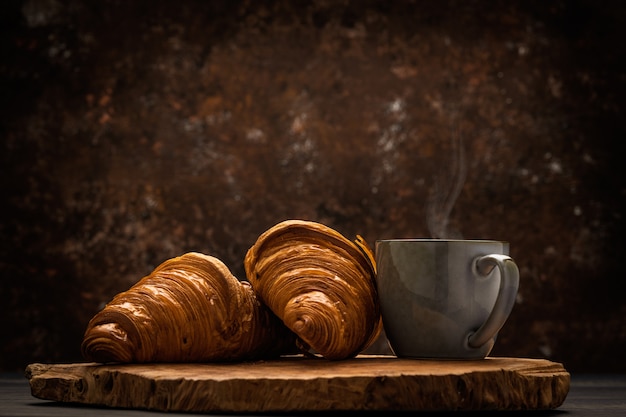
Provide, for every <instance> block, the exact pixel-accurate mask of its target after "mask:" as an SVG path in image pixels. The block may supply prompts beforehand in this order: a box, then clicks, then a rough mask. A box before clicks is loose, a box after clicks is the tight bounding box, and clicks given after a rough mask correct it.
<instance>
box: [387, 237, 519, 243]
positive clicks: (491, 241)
mask: <svg viewBox="0 0 626 417" xmlns="http://www.w3.org/2000/svg"><path fill="white" fill-rule="evenodd" d="M378 242H420V243H427V242H433V243H435V242H440V243H509V242H508V241H507V240H495V239H438V238H412V237H406V238H403V237H400V238H394V239H377V240H376V243H378Z"/></svg>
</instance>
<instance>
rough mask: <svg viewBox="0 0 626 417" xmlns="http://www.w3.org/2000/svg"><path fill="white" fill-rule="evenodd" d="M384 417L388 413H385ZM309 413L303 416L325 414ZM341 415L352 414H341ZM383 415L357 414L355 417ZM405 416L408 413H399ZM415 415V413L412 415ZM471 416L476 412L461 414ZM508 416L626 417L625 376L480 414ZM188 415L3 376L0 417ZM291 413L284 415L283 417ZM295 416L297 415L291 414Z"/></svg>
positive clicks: (590, 379)
mask: <svg viewBox="0 0 626 417" xmlns="http://www.w3.org/2000/svg"><path fill="white" fill-rule="evenodd" d="M384 413H385V415H386V414H389V412H384ZM322 414H325V413H306V414H303V415H307V416H311V415H322ZM341 414H342V415H345V414H351V413H341ZM363 414H376V415H382V412H381V413H363V412H358V413H356V412H355V413H354V415H363ZM397 414H406V415H408V414H409V413H397ZM411 414H414V413H411ZM461 414H462V415H471V414H477V413H461ZM484 414H488V415H497V414H506V415H509V416H521V415H532V416H541V417H544V416H562V417H567V416H602V417H609V416H626V375H572V381H571V387H570V391H569V394H568V396H567V398H566V399H565V402H564V403H563V405H562V406H561V407H559V408H558V409H556V410H548V411H532V412H502V413H496V412H490V413H481V415H484ZM86 415H89V416H94V417H103V416H111V417H122V416H128V417H139V416H155V415H164V416H168V417H170V416H186V417H189V416H190V415H193V414H189V413H162V412H155V411H143V410H122V409H111V408H100V407H91V406H83V405H75V404H65V403H58V402H53V401H45V400H40V399H37V398H35V397H33V396H31V394H30V387H29V385H28V380H27V379H26V378H25V377H24V376H22V375H19V374H0V416H14V417H18V416H20V417H21V416H24V417H28V416H68V417H72V416H81V417H83V416H86ZM286 415H290V414H283V416H286ZM291 415H294V414H291Z"/></svg>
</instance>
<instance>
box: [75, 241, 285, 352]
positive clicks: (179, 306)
mask: <svg viewBox="0 0 626 417" xmlns="http://www.w3.org/2000/svg"><path fill="white" fill-rule="evenodd" d="M295 341H296V338H295V335H293V334H292V333H291V332H290V331H289V330H288V329H287V328H286V327H285V326H284V325H283V324H282V323H281V322H280V320H279V319H278V318H277V317H276V316H274V315H273V314H272V312H271V311H270V310H269V309H267V307H265V306H264V305H262V304H261V303H260V302H259V300H258V299H257V297H256V294H255V293H254V291H253V290H252V287H251V286H250V284H249V283H247V282H243V281H242V282H240V281H239V280H238V279H237V278H235V277H234V276H233V275H232V274H231V272H230V271H229V269H228V268H227V267H226V265H224V263H222V262H221V261H220V260H219V259H217V258H214V257H211V256H208V255H204V254H201V253H194V252H190V253H186V254H184V255H182V256H180V257H177V258H173V259H169V260H167V261H165V262H163V263H162V264H161V265H159V266H158V267H157V268H156V269H155V270H154V271H153V272H152V273H151V274H149V275H148V276H146V277H144V278H142V279H141V280H140V281H139V282H137V283H136V284H135V285H133V286H132V287H131V288H130V289H129V290H128V291H125V292H122V293H119V294H118V295H116V296H115V297H114V298H113V300H112V301H111V302H110V303H109V304H107V305H106V306H105V308H104V309H103V310H101V311H100V312H98V313H97V314H96V315H95V316H94V317H93V318H92V319H91V321H90V322H89V324H88V326H87V330H86V332H85V335H84V338H83V342H82V345H81V350H82V354H83V356H84V357H85V359H87V360H89V361H94V362H125V363H130V362H203V361H234V360H254V359H262V358H266V357H273V356H278V355H280V354H283V353H295V352H297V348H296V344H295Z"/></svg>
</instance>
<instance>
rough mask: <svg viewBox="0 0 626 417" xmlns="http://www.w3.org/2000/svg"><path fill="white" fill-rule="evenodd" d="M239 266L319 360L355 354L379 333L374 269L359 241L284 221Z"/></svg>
mask: <svg viewBox="0 0 626 417" xmlns="http://www.w3.org/2000/svg"><path fill="white" fill-rule="evenodd" d="M244 265H245V269H246V276H247V278H248V281H250V283H251V284H252V286H253V288H254V290H255V291H256V292H257V294H258V295H259V297H260V298H261V300H262V301H263V302H264V303H265V304H267V306H268V307H269V308H270V309H271V310H272V311H273V312H274V313H275V314H276V315H277V316H278V317H279V318H281V319H282V320H283V322H284V323H285V325H286V326H287V327H288V328H290V329H291V330H292V331H293V332H294V333H296V335H297V336H298V337H299V339H300V341H301V342H303V344H304V345H305V346H307V347H310V348H311V349H312V350H313V351H315V352H317V353H319V354H321V355H322V356H324V357H326V358H328V359H345V358H349V357H352V356H355V355H356V354H358V353H359V352H361V351H362V350H364V349H365V348H366V347H367V346H368V345H369V344H371V343H372V342H373V341H374V340H375V338H376V337H377V336H378V335H379V333H380V331H381V328H382V324H381V318H380V307H379V304H378V296H377V292H376V285H375V265H374V261H373V256H372V253H371V250H370V249H369V247H367V244H366V243H365V242H364V241H363V240H362V239H361V238H360V237H359V239H358V240H357V241H356V242H353V241H350V240H348V239H347V238H345V237H344V236H343V235H341V234H340V233H339V232H337V231H335V230H333V229H331V228H329V227H327V226H325V225H322V224H320V223H316V222H310V221H303V220H288V221H284V222H281V223H279V224H277V225H275V226H274V227H272V228H270V229H269V230H267V231H266V232H265V233H263V234H262V235H261V236H259V238H258V239H257V241H256V242H255V244H254V246H252V247H251V248H250V249H249V250H248V252H247V254H246V257H245V262H244Z"/></svg>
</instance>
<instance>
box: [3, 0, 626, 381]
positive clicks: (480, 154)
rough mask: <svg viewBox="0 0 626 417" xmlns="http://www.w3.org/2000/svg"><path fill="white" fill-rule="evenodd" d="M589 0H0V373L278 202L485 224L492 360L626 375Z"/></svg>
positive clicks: (610, 51) (430, 230)
mask: <svg viewBox="0 0 626 417" xmlns="http://www.w3.org/2000/svg"><path fill="white" fill-rule="evenodd" d="M624 12H625V8H624V7H623V6H622V5H621V3H620V2H602V3H601V5H596V4H595V2H593V1H553V2H543V1H536V2H534V1H519V2H515V1H502V2H497V1H496V2H479V1H452V0H450V1H437V2H421V1H395V2H392V1H382V0H381V1H370V0H364V1H228V0H226V1H184V0H181V1H157V2H155V1H133V2H125V1H113V0H109V1H98V2H88V1H79V0H70V1H61V0H28V1H12V0H11V1H4V2H2V6H0V23H1V29H0V30H1V31H2V33H1V37H0V45H1V48H2V61H1V65H0V83H1V84H0V85H1V91H2V95H1V97H0V105H1V108H2V116H1V117H0V134H1V145H2V150H1V158H2V159H1V161H0V162H1V166H2V178H1V179H0V187H1V188H0V191H1V195H2V199H3V200H2V205H3V208H4V210H3V213H4V214H3V215H2V222H1V223H0V239H1V240H0V245H1V246H0V273H1V274H2V275H1V277H0V278H1V283H0V291H1V295H0V297H1V299H0V301H1V303H0V312H1V316H0V317H1V320H2V329H3V331H2V336H0V346H1V349H2V351H1V352H0V369H5V370H15V369H22V368H23V366H24V365H25V364H27V363H30V362H34V361H42V362H60V361H75V360H80V356H79V352H78V347H79V344H80V340H81V338H82V332H83V330H84V327H85V325H86V323H87V321H88V320H89V318H90V317H91V316H92V315H93V314H94V313H95V312H96V311H97V310H98V309H99V308H101V307H102V306H103V304H104V303H105V302H107V301H108V300H109V299H110V298H111V297H112V296H113V295H114V294H116V293H117V292H119V291H122V290H124V289H126V288H128V287H129V286H130V285H132V283H133V282H135V281H136V280H138V279H139V278H141V277H142V276H143V275H145V274H147V273H148V272H150V271H151V270H152V269H153V268H154V267H155V266H156V265H157V264H158V263H160V262H162V261H163V260H165V259H167V258H169V257H173V256H176V255H179V254H181V253H183V252H186V251H190V250H195V251H201V252H205V253H209V254H212V255H215V256H217V257H219V258H221V259H222V260H223V261H224V262H225V263H226V264H227V265H229V267H231V269H232V271H233V272H234V273H235V275H236V276H238V277H240V278H243V277H244V272H243V266H242V262H243V257H244V255H245V252H246V250H247V249H248V247H250V246H251V245H252V244H253V242H254V240H255V239H256V237H257V236H258V235H259V234H260V233H261V232H263V231H264V230H265V229H267V228H268V227H270V226H272V225H273V224H275V223H277V222H279V221H281V220H283V219H287V218H304V219H311V220H316V221H320V222H323V223H325V224H327V225H329V226H331V227H334V228H336V229H337V230H339V231H340V232H342V233H344V234H346V235H347V236H354V235H355V234H357V233H359V234H361V235H363V236H364V237H365V238H366V239H367V240H368V242H369V243H370V244H372V245H373V243H374V242H375V240H376V239H379V238H390V237H429V236H434V237H464V238H491V239H503V240H508V241H510V242H511V254H512V256H513V257H514V258H515V259H516V260H517V262H518V264H519V266H520V269H521V286H520V294H519V299H518V303H517V305H516V306H515V308H514V311H513V313H512V316H511V318H510V321H509V322H508V323H507V325H506V326H505V328H504V329H503V330H502V332H501V335H500V338H499V340H498V343H497V344H496V348H495V350H494V352H493V354H495V355H515V356H524V357H547V358H550V359H553V360H557V361H561V362H564V364H565V366H566V367H567V368H569V369H570V370H574V371H615V370H621V371H624V370H626V360H625V359H624V355H623V351H624V349H625V348H626V320H624V317H625V315H626V303H624V302H623V297H624V288H625V285H624V273H623V268H621V264H622V262H623V257H624V255H625V248H626V245H625V244H624V233H625V232H626V231H625V228H624V219H623V215H624V208H625V204H624V196H625V193H626V188H625V186H624V183H623V176H622V175H621V174H620V172H621V170H620V168H621V165H622V163H621V161H622V159H623V155H624V138H625V135H624V133H625V130H626V129H625V128H624V102H623V100H622V97H624V93H626V91H625V89H624V86H625V82H626V71H625V68H624V66H622V64H620V58H624V47H623V45H622V39H624V27H625V24H624V23H625V22H624V16H625V14H624Z"/></svg>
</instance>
